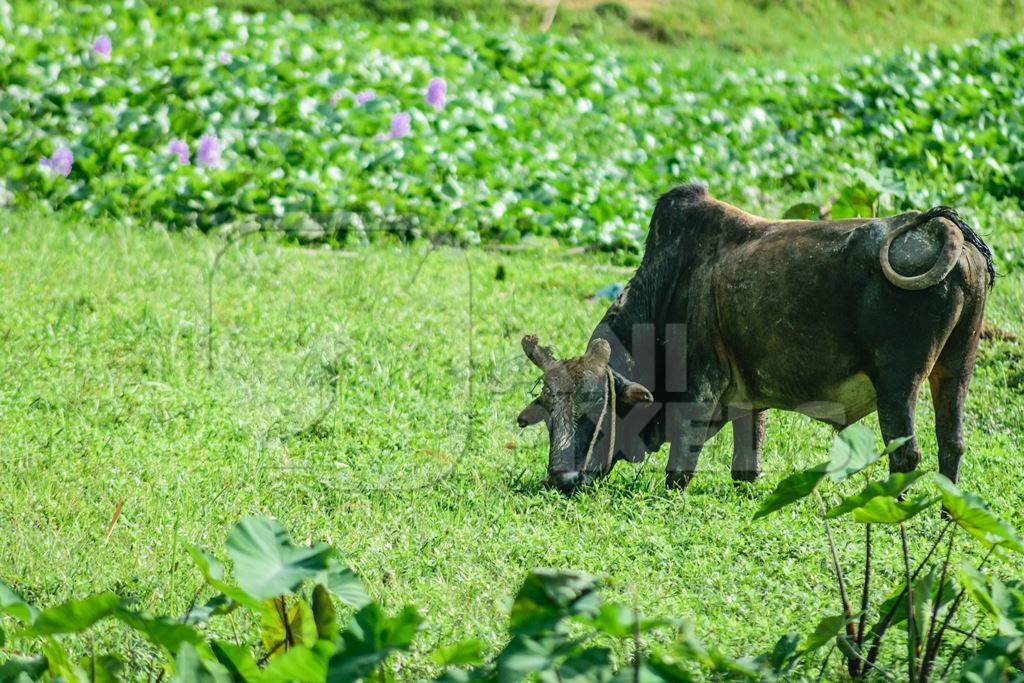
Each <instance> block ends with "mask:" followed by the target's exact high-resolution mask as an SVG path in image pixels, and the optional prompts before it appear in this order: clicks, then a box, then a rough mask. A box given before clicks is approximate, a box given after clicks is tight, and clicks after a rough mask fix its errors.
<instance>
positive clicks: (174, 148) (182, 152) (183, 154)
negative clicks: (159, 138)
mask: <svg viewBox="0 0 1024 683" xmlns="http://www.w3.org/2000/svg"><path fill="white" fill-rule="evenodd" d="M167 151H168V152H170V153H171V154H176V155H177V156H178V163H179V164H181V165H182V166H187V165H188V153H189V152H188V143H187V142H185V141H184V140H182V139H181V138H174V139H173V140H171V142H170V144H169V145H167Z"/></svg>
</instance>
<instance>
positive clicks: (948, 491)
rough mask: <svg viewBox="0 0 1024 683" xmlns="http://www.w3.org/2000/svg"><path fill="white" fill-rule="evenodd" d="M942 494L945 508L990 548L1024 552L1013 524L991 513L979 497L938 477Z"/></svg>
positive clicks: (954, 519)
mask: <svg viewBox="0 0 1024 683" xmlns="http://www.w3.org/2000/svg"><path fill="white" fill-rule="evenodd" d="M935 481H936V483H937V484H938V485H939V489H940V490H941V491H942V505H943V507H945V509H946V511H947V512H948V513H949V515H950V517H951V518H952V519H953V521H955V522H956V523H957V524H958V525H959V526H960V528H962V529H963V530H964V531H966V532H967V533H969V534H970V535H971V536H973V537H974V538H976V539H978V540H979V541H981V542H982V543H984V544H985V545H987V546H993V545H995V546H999V547H1000V548H1003V549H1006V550H1012V551H1013V552H1017V553H1024V541H1022V540H1021V537H1020V536H1018V535H1017V532H1016V531H1015V530H1014V529H1013V527H1011V526H1010V525H1009V524H1007V523H1006V522H1004V521H1003V520H1002V519H1000V518H999V517H998V516H996V515H995V513H993V512H992V511H991V510H989V509H988V505H986V504H985V501H984V500H982V499H981V498H980V497H979V496H977V495H975V494H973V493H963V492H961V491H960V489H958V488H957V487H956V485H955V484H953V482H951V481H950V480H949V479H947V478H946V477H943V476H942V475H936V476H935Z"/></svg>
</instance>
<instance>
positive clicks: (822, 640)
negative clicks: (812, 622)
mask: <svg viewBox="0 0 1024 683" xmlns="http://www.w3.org/2000/svg"><path fill="white" fill-rule="evenodd" d="M847 621H848V619H847V618H846V615H844V614H839V615H836V616H834V617H823V618H822V619H821V621H819V622H818V625H817V626H815V628H814V633H812V634H811V635H810V636H808V638H807V640H806V641H805V642H804V646H803V648H801V649H802V651H803V652H805V653H807V652H814V651H815V650H817V649H819V648H821V647H822V646H824V645H827V644H828V643H829V642H831V641H832V639H833V638H835V637H836V634H838V633H839V632H840V631H842V630H843V627H844V626H846V622H847Z"/></svg>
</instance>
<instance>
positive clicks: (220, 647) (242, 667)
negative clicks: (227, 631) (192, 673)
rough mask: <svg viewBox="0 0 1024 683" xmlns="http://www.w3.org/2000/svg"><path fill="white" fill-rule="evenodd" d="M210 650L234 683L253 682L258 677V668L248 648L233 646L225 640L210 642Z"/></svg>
mask: <svg viewBox="0 0 1024 683" xmlns="http://www.w3.org/2000/svg"><path fill="white" fill-rule="evenodd" d="M210 649H211V650H212V651H213V655H214V656H215V657H216V658H217V661H218V662H220V663H221V665H222V666H223V667H224V668H225V669H227V670H228V673H229V674H231V677H232V678H234V679H235V680H236V681H255V680H256V679H257V678H258V677H259V675H260V668H259V666H257V664H256V660H255V659H253V656H252V652H250V651H249V648H248V647H246V646H244V645H235V644H234V643H230V642H228V641H226V640H212V641H210Z"/></svg>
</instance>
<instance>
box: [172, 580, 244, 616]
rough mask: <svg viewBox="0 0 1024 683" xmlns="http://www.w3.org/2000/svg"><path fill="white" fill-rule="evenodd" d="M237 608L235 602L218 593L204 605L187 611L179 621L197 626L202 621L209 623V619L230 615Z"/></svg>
mask: <svg viewBox="0 0 1024 683" xmlns="http://www.w3.org/2000/svg"><path fill="white" fill-rule="evenodd" d="M239 590H241V589H239ZM237 607H238V603H237V602H235V601H234V600H232V599H231V598H229V597H228V596H226V595H224V594H223V593H220V594H218V595H215V596H213V597H212V598H210V599H209V600H207V601H206V603H205V604H202V605H197V606H194V607H192V608H191V609H189V611H188V612H187V613H186V614H185V616H184V617H182V619H181V620H182V622H184V623H186V624H199V623H202V622H204V621H209V620H210V617H215V616H220V615H223V614H230V613H231V612H233V611H234V610H235V608H237Z"/></svg>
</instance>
